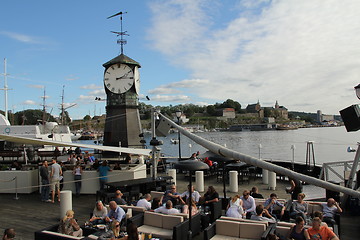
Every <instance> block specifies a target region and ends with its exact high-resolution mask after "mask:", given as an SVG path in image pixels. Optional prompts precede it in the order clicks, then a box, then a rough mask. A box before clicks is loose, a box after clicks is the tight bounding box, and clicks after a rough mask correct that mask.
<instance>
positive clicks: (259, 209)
mask: <svg viewBox="0 0 360 240" xmlns="http://www.w3.org/2000/svg"><path fill="white" fill-rule="evenodd" d="M255 211H256V215H255V214H253V215H251V217H250V219H251V220H256V221H263V222H264V221H266V222H269V223H276V219H275V218H274V217H273V216H271V215H270V213H269V212H268V211H267V210H266V209H264V206H263V205H262V204H259V205H257V206H256V210H255ZM264 215H265V216H264Z"/></svg>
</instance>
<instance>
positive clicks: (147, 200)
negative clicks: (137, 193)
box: [136, 193, 151, 210]
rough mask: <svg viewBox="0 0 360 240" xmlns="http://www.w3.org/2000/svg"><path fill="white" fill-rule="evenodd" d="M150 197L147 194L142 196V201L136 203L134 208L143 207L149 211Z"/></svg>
mask: <svg viewBox="0 0 360 240" xmlns="http://www.w3.org/2000/svg"><path fill="white" fill-rule="evenodd" d="M150 201H151V195H150V194H149V193H147V194H145V195H144V198H143V199H140V200H139V201H138V202H137V203H136V206H137V207H143V208H145V209H146V210H150V209H151V203H150Z"/></svg>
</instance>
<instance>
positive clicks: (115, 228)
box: [98, 220, 120, 240]
mask: <svg viewBox="0 0 360 240" xmlns="http://www.w3.org/2000/svg"><path fill="white" fill-rule="evenodd" d="M119 236H120V222H118V221H117V220H114V221H112V222H111V224H110V229H109V231H106V232H104V233H102V234H101V235H100V236H99V238H98V240H107V239H115V238H119Z"/></svg>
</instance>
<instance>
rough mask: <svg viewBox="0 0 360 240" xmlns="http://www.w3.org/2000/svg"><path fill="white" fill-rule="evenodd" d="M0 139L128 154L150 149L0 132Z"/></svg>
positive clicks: (140, 153) (147, 151)
mask: <svg viewBox="0 0 360 240" xmlns="http://www.w3.org/2000/svg"><path fill="white" fill-rule="evenodd" d="M0 139H1V140H6V141H9V142H16V143H22V144H33V145H52V146H58V147H82V148H92V149H98V150H101V151H110V152H119V153H120V152H123V153H130V154H138V155H147V156H148V155H150V152H151V150H150V149H141V148H125V147H111V146H101V145H91V144H82V143H69V142H58V141H48V140H42V139H36V138H27V137H15V136H11V135H4V134H0Z"/></svg>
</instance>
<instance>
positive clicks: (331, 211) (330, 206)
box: [316, 198, 342, 227]
mask: <svg viewBox="0 0 360 240" xmlns="http://www.w3.org/2000/svg"><path fill="white" fill-rule="evenodd" d="M316 204H319V205H321V206H322V211H323V220H324V222H326V223H327V224H328V225H329V226H330V227H333V226H334V223H335V213H342V209H341V207H340V206H339V204H338V203H337V202H336V201H335V199H333V198H329V199H328V200H327V203H316Z"/></svg>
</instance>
